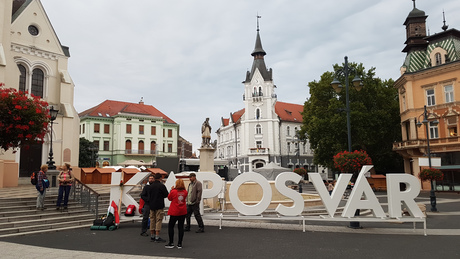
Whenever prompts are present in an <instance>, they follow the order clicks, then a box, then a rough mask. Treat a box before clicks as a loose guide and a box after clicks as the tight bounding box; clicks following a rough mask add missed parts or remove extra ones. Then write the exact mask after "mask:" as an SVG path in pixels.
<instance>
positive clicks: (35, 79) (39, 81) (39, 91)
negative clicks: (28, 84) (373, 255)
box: [30, 68, 45, 98]
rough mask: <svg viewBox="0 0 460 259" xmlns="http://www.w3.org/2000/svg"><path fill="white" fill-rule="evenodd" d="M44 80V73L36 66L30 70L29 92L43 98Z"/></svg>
mask: <svg viewBox="0 0 460 259" xmlns="http://www.w3.org/2000/svg"><path fill="white" fill-rule="evenodd" d="M44 80H45V75H44V74H43V71H42V70H41V69H39V68H36V69H34V70H33V71H32V89H31V91H30V92H31V93H32V94H33V95H35V96H38V97H42V98H43V85H44Z"/></svg>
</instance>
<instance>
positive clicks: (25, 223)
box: [0, 213, 95, 234]
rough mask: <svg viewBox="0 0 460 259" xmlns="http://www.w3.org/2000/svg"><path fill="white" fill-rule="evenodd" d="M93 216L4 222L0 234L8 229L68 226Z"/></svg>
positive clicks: (92, 218)
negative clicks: (54, 225)
mask: <svg viewBox="0 0 460 259" xmlns="http://www.w3.org/2000/svg"><path fill="white" fill-rule="evenodd" d="M94 218H95V217H94V215H93V214H89V213H87V214H81V215H74V214H72V215H70V216H65V217H63V216H59V217H52V218H44V219H30V218H29V219H27V220H26V219H25V218H24V220H22V221H11V222H4V223H0V234H1V231H3V230H5V229H10V228H22V227H30V226H34V227H35V226H37V225H43V224H54V223H60V222H67V223H69V224H73V221H78V220H94Z"/></svg>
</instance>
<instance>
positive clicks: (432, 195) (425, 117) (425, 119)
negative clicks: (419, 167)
mask: <svg viewBox="0 0 460 259" xmlns="http://www.w3.org/2000/svg"><path fill="white" fill-rule="evenodd" d="M423 109H424V110H423V113H422V114H420V116H419V117H418V122H417V124H416V125H417V126H418V127H421V126H422V124H424V125H425V133H426V146H427V153H428V166H429V167H430V168H431V151H430V134H429V132H428V127H429V125H428V123H430V124H432V125H433V126H436V125H438V123H439V121H438V120H434V121H428V117H429V116H430V115H432V116H434V117H436V118H437V115H436V114H434V113H428V112H427V110H426V105H425V106H424V107H423ZM422 116H423V121H420V117H422ZM430 185H431V190H430V203H431V211H432V212H436V211H438V209H437V208H436V194H435V192H434V185H433V180H430Z"/></svg>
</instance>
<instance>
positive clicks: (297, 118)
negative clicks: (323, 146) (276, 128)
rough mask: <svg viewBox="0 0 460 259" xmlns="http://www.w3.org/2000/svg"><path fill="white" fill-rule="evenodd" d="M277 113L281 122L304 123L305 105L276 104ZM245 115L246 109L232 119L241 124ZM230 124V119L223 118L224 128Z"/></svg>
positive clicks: (233, 115) (236, 113)
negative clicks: (240, 121)
mask: <svg viewBox="0 0 460 259" xmlns="http://www.w3.org/2000/svg"><path fill="white" fill-rule="evenodd" d="M275 112H276V114H278V116H279V117H280V119H281V121H293V122H299V123H301V122H302V120H303V119H302V112H303V105H300V104H294V103H284V102H276V104H275ZM243 114H244V109H241V110H239V111H237V112H235V113H231V115H232V119H233V122H234V123H239V120H240V119H241V116H243ZM229 123H230V119H228V118H222V124H223V126H228V125H229Z"/></svg>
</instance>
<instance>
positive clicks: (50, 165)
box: [48, 106, 59, 170]
mask: <svg viewBox="0 0 460 259" xmlns="http://www.w3.org/2000/svg"><path fill="white" fill-rule="evenodd" d="M58 112H59V110H55V109H54V106H51V109H50V117H51V118H50V120H51V131H50V153H49V161H48V169H49V170H56V166H55V165H54V161H53V122H54V121H55V120H56V118H57V115H58Z"/></svg>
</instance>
